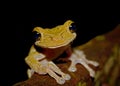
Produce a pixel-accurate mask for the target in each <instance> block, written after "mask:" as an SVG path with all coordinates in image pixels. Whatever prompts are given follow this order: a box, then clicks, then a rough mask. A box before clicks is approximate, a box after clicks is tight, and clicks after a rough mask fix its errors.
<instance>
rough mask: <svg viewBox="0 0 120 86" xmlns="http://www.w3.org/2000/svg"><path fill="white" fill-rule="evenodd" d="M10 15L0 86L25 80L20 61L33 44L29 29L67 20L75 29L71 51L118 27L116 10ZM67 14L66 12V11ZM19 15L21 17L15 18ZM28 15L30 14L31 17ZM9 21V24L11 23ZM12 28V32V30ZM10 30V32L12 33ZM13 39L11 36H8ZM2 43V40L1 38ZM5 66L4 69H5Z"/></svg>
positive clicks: (24, 72) (24, 67)
mask: <svg viewBox="0 0 120 86" xmlns="http://www.w3.org/2000/svg"><path fill="white" fill-rule="evenodd" d="M16 12H18V13H16ZM16 12H15V14H14V15H12V16H10V20H9V22H8V23H9V24H10V25H12V26H9V25H8V27H10V28H8V29H10V31H11V32H10V33H9V30H8V32H7V33H9V35H8V38H7V42H8V40H10V41H9V43H10V44H11V45H10V44H9V45H7V46H8V47H10V48H6V50H5V51H6V52H9V53H8V54H7V53H5V56H6V55H8V56H6V57H7V58H4V59H3V61H4V62H3V63H4V64H2V66H3V65H4V68H3V69H2V70H3V71H2V75H3V77H2V78H1V81H0V82H2V84H3V85H0V86H11V85H13V84H15V83H17V82H20V81H24V80H26V79H27V73H26V70H27V68H28V66H27V64H26V63H25V61H24V58H25V57H26V56H27V54H28V52H29V48H30V46H31V45H32V44H33V41H32V29H33V28H34V27H36V26H41V27H43V28H44V27H48V28H52V27H54V26H57V25H60V24H63V23H64V22H65V21H66V20H68V19H71V20H73V21H74V22H75V23H76V27H77V31H76V33H77V38H76V39H75V40H74V42H73V45H72V46H73V47H75V46H78V45H81V44H84V43H86V42H87V41H89V40H90V39H92V38H94V37H95V36H97V35H101V34H104V33H106V32H109V31H111V30H113V29H114V28H115V27H116V26H117V25H118V24H120V15H119V14H118V10H112V11H111V9H109V11H108V10H104V11H103V10H96V9H94V10H91V9H87V10H86V9H85V10H84V11H82V10H79V9H78V10H77V12H75V11H74V10H71V12H72V13H73V12H74V13H73V14H77V15H71V14H70V13H69V15H68V14H66V15H64V12H62V11H60V13H59V15H57V14H56V13H54V14H51V12H48V13H44V14H43V12H39V13H38V12H37V11H34V12H29V13H26V12H21V11H16ZM69 12H70V11H69ZM19 13H21V14H19ZM31 13H32V14H31ZM78 13H79V14H78ZM11 21H12V22H11ZM13 28H14V29H13ZM12 29H13V30H12ZM11 35H13V36H11ZM5 39H6V37H5ZM5 64H6V65H5Z"/></svg>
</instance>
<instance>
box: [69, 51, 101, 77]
mask: <svg viewBox="0 0 120 86" xmlns="http://www.w3.org/2000/svg"><path fill="white" fill-rule="evenodd" d="M69 60H71V65H70V67H69V69H68V70H69V71H70V72H75V71H76V70H77V68H76V64H77V63H80V64H82V65H83V66H84V67H85V68H86V69H87V70H88V71H89V73H90V76H91V77H94V76H95V71H94V70H93V69H92V68H90V67H89V65H88V64H92V65H94V66H98V65H99V64H98V63H97V62H96V61H91V60H88V59H86V57H85V54H84V53H83V52H82V51H80V50H74V52H73V54H72V55H71V57H70V58H69Z"/></svg>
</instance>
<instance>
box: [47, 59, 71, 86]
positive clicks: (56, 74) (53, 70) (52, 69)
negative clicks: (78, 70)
mask: <svg viewBox="0 0 120 86" xmlns="http://www.w3.org/2000/svg"><path fill="white" fill-rule="evenodd" d="M47 73H48V74H49V75H50V76H51V77H53V78H54V79H55V80H56V81H57V83H59V84H64V83H65V80H70V79H71V77H70V75H69V74H65V73H63V72H62V71H61V70H60V69H59V68H58V67H57V66H56V65H55V64H54V63H53V62H52V61H50V62H49V63H48V69H47Z"/></svg>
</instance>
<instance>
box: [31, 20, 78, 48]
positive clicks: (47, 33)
mask: <svg viewBox="0 0 120 86" xmlns="http://www.w3.org/2000/svg"><path fill="white" fill-rule="evenodd" d="M73 23H74V22H73V21H71V20H68V21H66V22H65V23H64V24H63V25H58V26H56V27H54V28H51V29H50V28H44V29H43V28H42V27H35V28H34V29H33V31H37V32H38V33H39V34H40V37H38V39H37V40H36V42H35V45H37V46H40V47H44V48H57V47H62V46H66V45H67V44H69V43H70V42H72V41H73V40H74V39H75V38H76V33H75V32H74V31H72V30H71V25H72V24H73Z"/></svg>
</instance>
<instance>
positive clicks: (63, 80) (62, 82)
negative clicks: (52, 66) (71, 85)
mask: <svg viewBox="0 0 120 86" xmlns="http://www.w3.org/2000/svg"><path fill="white" fill-rule="evenodd" d="M57 83H59V84H64V83H65V79H63V78H59V79H58V80H57Z"/></svg>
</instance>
